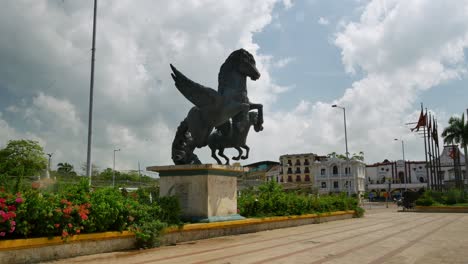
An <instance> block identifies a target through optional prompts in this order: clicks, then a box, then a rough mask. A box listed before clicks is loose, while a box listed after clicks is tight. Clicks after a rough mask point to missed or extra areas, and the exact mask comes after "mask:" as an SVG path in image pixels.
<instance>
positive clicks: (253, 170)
mask: <svg viewBox="0 0 468 264" xmlns="http://www.w3.org/2000/svg"><path fill="white" fill-rule="evenodd" d="M278 165H279V162H277V161H269V160H266V161H259V162H255V163H252V164H248V165H244V174H243V175H242V176H241V177H240V178H238V181H237V188H238V190H240V191H241V190H243V189H245V188H248V187H255V186H258V185H260V184H262V183H264V182H266V181H267V174H268V173H269V171H270V170H271V169H272V168H273V167H275V166H276V167H277V166H278Z"/></svg>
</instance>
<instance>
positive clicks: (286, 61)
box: [272, 57, 296, 69]
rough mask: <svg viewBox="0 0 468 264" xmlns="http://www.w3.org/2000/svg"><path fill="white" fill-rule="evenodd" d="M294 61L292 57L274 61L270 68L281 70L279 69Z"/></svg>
mask: <svg viewBox="0 0 468 264" xmlns="http://www.w3.org/2000/svg"><path fill="white" fill-rule="evenodd" d="M295 60H296V59H295V58H292V57H286V58H282V59H279V60H277V61H275V62H274V63H273V65H272V66H273V67H275V68H278V69H281V68H284V67H286V66H287V65H289V64H290V63H291V62H293V61H295Z"/></svg>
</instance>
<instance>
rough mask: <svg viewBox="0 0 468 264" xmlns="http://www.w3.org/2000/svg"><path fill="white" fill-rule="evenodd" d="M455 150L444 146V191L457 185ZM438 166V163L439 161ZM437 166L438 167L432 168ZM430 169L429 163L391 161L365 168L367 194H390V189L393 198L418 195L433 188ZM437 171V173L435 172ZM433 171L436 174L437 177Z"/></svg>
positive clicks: (441, 156)
mask: <svg viewBox="0 0 468 264" xmlns="http://www.w3.org/2000/svg"><path fill="white" fill-rule="evenodd" d="M455 149H456V150H455V151H459V154H460V167H459V168H460V171H461V175H465V176H464V177H463V181H464V183H465V184H468V179H467V177H466V173H465V162H464V159H465V158H464V156H463V154H461V152H460V150H459V149H458V148H455ZM453 152H454V149H453V146H445V147H444V149H443V150H442V153H441V154H440V165H441V166H440V171H439V175H440V177H441V178H442V185H443V187H444V188H450V187H453V186H454V185H455V174H456V173H455V172H456V169H458V167H457V166H456V165H458V164H457V163H456V162H455V161H454V159H453V157H454V156H455V155H453ZM436 162H437V160H436ZM433 166H435V165H433ZM430 168H431V167H430V165H427V168H426V161H403V160H397V161H389V160H384V161H383V162H379V163H374V164H371V165H367V166H366V190H367V191H369V192H373V193H376V194H377V195H379V194H380V193H384V192H387V191H388V189H390V191H391V192H392V193H393V194H398V193H401V192H402V191H403V190H405V189H408V190H412V191H417V190H419V189H421V188H425V189H427V188H431V181H432V178H431V173H430ZM435 171H437V170H435ZM435 171H434V174H435V173H436V172H435Z"/></svg>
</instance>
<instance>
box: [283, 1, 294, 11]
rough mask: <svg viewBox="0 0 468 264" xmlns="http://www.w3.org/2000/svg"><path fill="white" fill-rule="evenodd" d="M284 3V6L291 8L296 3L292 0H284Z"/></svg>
mask: <svg viewBox="0 0 468 264" xmlns="http://www.w3.org/2000/svg"><path fill="white" fill-rule="evenodd" d="M283 5H284V8H286V9H290V8H291V7H293V5H294V4H293V1H292V0H283Z"/></svg>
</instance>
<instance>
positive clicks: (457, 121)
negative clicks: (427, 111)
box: [442, 114, 468, 177]
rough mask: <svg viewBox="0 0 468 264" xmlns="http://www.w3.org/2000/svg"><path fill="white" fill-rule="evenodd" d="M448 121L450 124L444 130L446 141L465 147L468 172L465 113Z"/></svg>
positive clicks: (467, 140)
mask: <svg viewBox="0 0 468 264" xmlns="http://www.w3.org/2000/svg"><path fill="white" fill-rule="evenodd" d="M448 123H449V126H448V127H446V128H445V129H444V131H443V132H442V137H444V143H445V144H453V143H457V144H460V145H461V146H462V147H463V152H464V154H465V174H468V155H467V154H468V153H467V152H468V149H467V148H468V146H467V145H468V123H465V115H464V114H462V116H461V118H459V117H456V116H452V117H450V119H449V122H448ZM465 177H466V176H465Z"/></svg>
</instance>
